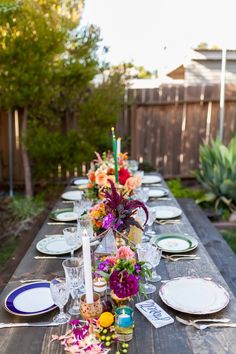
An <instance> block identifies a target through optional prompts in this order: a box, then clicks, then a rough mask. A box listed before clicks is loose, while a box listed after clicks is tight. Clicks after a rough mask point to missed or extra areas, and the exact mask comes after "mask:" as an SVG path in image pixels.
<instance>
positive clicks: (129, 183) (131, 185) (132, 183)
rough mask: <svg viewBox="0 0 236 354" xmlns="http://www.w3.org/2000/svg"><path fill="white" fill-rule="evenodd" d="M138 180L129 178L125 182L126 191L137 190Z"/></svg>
mask: <svg viewBox="0 0 236 354" xmlns="http://www.w3.org/2000/svg"><path fill="white" fill-rule="evenodd" d="M136 183H137V182H136V179H135V178H134V177H129V178H128V179H127V180H126V182H125V189H126V190H127V191H132V190H134V189H135V188H136Z"/></svg>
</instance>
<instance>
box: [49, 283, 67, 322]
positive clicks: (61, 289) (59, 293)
mask: <svg viewBox="0 0 236 354" xmlns="http://www.w3.org/2000/svg"><path fill="white" fill-rule="evenodd" d="M50 291H51V295H52V299H53V302H54V304H55V305H57V306H58V307H59V309H60V313H59V314H58V315H56V316H55V317H54V318H53V321H54V322H56V323H60V324H63V323H67V322H68V321H69V320H70V318H71V316H70V315H68V314H67V313H65V312H64V306H65V305H66V303H67V301H68V299H69V294H70V290H69V288H68V284H67V283H66V281H65V279H64V278H61V279H53V280H52V281H51V282H50Z"/></svg>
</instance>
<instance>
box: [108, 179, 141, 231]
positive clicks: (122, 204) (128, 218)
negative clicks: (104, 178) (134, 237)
mask: <svg viewBox="0 0 236 354" xmlns="http://www.w3.org/2000/svg"><path fill="white" fill-rule="evenodd" d="M109 183H110V185H111V191H110V192H109V191H106V192H105V198H106V201H105V209H106V214H107V215H106V216H105V218H104V222H103V227H104V228H109V227H114V228H115V229H116V230H118V231H123V230H127V231H129V230H130V226H131V225H134V226H136V227H138V228H140V229H142V227H141V225H140V224H139V223H138V222H137V221H136V220H135V218H134V214H135V213H136V210H137V209H138V208H142V209H143V210H144V212H145V214H146V221H145V223H146V222H147V220H148V210H147V208H146V206H145V204H144V203H142V202H140V201H139V200H130V199H128V198H127V197H126V195H125V194H126V193H122V192H120V193H119V192H118V191H117V189H116V186H115V184H114V183H113V182H112V181H111V180H109Z"/></svg>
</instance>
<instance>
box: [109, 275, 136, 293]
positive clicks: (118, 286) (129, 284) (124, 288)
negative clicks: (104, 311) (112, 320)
mask: <svg viewBox="0 0 236 354" xmlns="http://www.w3.org/2000/svg"><path fill="white" fill-rule="evenodd" d="M139 280H140V278H139V277H136V276H135V275H134V274H129V273H128V272H127V270H123V271H118V270H116V269H115V270H114V271H113V272H112V274H111V276H110V288H111V290H113V291H114V294H115V295H116V296H118V297H119V298H121V299H123V298H126V297H131V296H134V295H136V294H137V293H138V291H139Z"/></svg>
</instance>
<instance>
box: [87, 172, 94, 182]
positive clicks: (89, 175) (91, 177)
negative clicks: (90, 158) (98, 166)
mask: <svg viewBox="0 0 236 354" xmlns="http://www.w3.org/2000/svg"><path fill="white" fill-rule="evenodd" d="M88 179H89V180H90V181H91V182H95V172H94V171H90V172H89V173H88Z"/></svg>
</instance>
